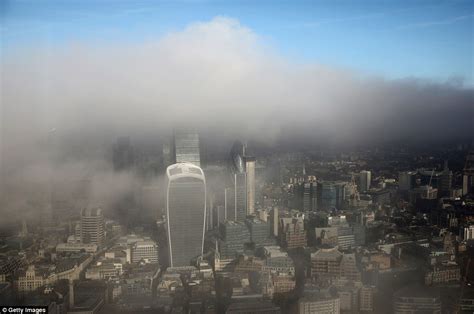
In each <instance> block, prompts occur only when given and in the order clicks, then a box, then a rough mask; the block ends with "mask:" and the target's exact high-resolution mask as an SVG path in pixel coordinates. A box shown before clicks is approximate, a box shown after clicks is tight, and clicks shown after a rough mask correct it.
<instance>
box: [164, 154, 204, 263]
mask: <svg viewBox="0 0 474 314" xmlns="http://www.w3.org/2000/svg"><path fill="white" fill-rule="evenodd" d="M166 179H167V180H166V181H167V182H166V186H167V191H166V217H167V224H168V246H169V253H170V254H169V256H170V266H171V267H179V266H189V265H190V264H191V261H192V260H193V259H195V258H197V257H199V256H200V255H202V253H203V246H204V232H205V217H206V179H205V176H204V173H203V171H202V169H201V168H199V167H198V166H196V165H194V164H192V163H178V164H174V165H171V166H169V167H168V169H167V170H166Z"/></svg>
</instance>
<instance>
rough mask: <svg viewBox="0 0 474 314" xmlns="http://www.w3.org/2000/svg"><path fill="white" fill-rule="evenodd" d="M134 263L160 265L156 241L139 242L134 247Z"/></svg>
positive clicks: (132, 251)
mask: <svg viewBox="0 0 474 314" xmlns="http://www.w3.org/2000/svg"><path fill="white" fill-rule="evenodd" d="M131 253H132V263H139V262H140V261H143V262H145V263H158V245H156V243H155V241H152V240H144V241H137V242H135V243H134V244H133V246H132V250H131Z"/></svg>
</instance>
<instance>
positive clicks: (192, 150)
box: [173, 130, 201, 167]
mask: <svg viewBox="0 0 474 314" xmlns="http://www.w3.org/2000/svg"><path fill="white" fill-rule="evenodd" d="M199 147H200V146H199V134H197V133H196V132H193V131H185V130H175V131H174V134H173V157H174V161H175V162H176V163H180V162H189V163H192V164H194V165H195V166H198V167H201V152H200V148H199Z"/></svg>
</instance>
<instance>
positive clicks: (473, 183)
mask: <svg viewBox="0 0 474 314" xmlns="http://www.w3.org/2000/svg"><path fill="white" fill-rule="evenodd" d="M473 191H474V151H471V152H469V154H468V155H467V156H466V162H465V164H464V169H463V177H462V195H466V194H469V193H473Z"/></svg>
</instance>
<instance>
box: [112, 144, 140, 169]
mask: <svg viewBox="0 0 474 314" xmlns="http://www.w3.org/2000/svg"><path fill="white" fill-rule="evenodd" d="M134 163H135V155H134V151H133V146H132V145H131V143H130V138H129V137H119V138H118V139H117V142H116V143H115V144H114V147H113V164H114V170H115V171H123V170H129V169H131V168H132V167H133V164H134Z"/></svg>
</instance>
